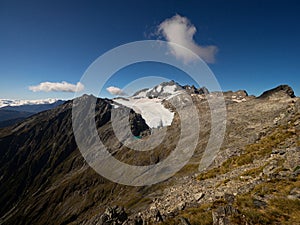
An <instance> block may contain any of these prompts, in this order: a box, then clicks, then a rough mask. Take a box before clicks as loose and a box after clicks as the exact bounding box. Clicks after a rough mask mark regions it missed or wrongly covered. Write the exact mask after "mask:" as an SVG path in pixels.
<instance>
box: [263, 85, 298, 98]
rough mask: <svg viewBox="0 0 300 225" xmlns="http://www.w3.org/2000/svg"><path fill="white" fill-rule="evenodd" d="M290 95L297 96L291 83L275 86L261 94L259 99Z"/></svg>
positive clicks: (291, 96)
mask: <svg viewBox="0 0 300 225" xmlns="http://www.w3.org/2000/svg"><path fill="white" fill-rule="evenodd" d="M282 96H284V97H290V98H295V97H296V96H295V93H294V90H293V89H292V88H291V87H290V86H289V85H279V86H278V87H276V88H273V89H271V90H268V91H265V92H264V93H263V94H262V95H261V96H259V97H258V98H259V99H265V98H276V97H282Z"/></svg>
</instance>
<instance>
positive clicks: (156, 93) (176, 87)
mask: <svg viewBox="0 0 300 225" xmlns="http://www.w3.org/2000/svg"><path fill="white" fill-rule="evenodd" d="M181 90H185V91H187V92H188V93H189V94H209V91H208V89H207V88H206V87H202V88H196V87H195V86H194V85H192V86H190V85H184V86H182V85H180V84H179V83H177V82H176V81H174V80H171V81H167V82H162V83H161V84H159V85H156V86H155V87H153V88H148V89H147V88H146V89H142V90H140V91H138V92H136V93H135V94H134V95H133V97H134V98H145V97H148V98H167V97H169V96H171V95H173V94H175V93H176V92H178V91H181Z"/></svg>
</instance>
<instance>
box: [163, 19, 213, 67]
mask: <svg viewBox="0 0 300 225" xmlns="http://www.w3.org/2000/svg"><path fill="white" fill-rule="evenodd" d="M157 31H158V33H159V34H161V35H162V36H163V37H164V38H165V39H166V40H167V41H169V42H174V43H176V44H178V45H181V46H183V47H185V48H188V49H190V50H191V51H193V52H194V53H196V54H197V55H198V56H200V57H201V58H202V59H203V60H204V61H205V62H207V63H214V62H215V55H216V53H217V51H218V48H217V47H216V46H214V45H210V46H200V45H199V44H197V43H196V42H195V40H194V35H195V33H196V31H197V30H196V27H195V26H194V25H193V24H191V22H190V21H189V19H188V18H186V17H182V16H180V15H175V16H173V17H172V18H169V19H166V20H165V21H163V22H162V23H161V24H160V25H159V26H158V28H157ZM169 47H170V50H171V53H172V54H173V55H174V56H175V57H176V58H178V59H181V60H183V61H184V62H185V63H188V62H190V61H194V60H195V59H196V57H195V56H194V55H193V54H190V53H188V52H187V51H186V50H184V49H182V48H180V47H178V46H176V45H174V44H173V45H172V44H170V45H169Z"/></svg>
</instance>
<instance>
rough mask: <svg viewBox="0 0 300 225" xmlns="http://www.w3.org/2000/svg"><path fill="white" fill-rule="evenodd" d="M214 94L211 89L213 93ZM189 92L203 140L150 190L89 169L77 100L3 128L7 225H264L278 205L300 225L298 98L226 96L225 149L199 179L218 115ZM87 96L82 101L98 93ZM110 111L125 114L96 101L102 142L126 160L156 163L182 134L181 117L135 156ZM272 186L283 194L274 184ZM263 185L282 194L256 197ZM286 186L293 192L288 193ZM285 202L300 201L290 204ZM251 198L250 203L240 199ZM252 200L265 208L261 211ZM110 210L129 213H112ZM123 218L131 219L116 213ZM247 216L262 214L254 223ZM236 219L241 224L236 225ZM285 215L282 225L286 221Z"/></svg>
mask: <svg viewBox="0 0 300 225" xmlns="http://www.w3.org/2000/svg"><path fill="white" fill-rule="evenodd" d="M275 93H277V92H275ZM216 94H217V93H210V95H212V97H213V96H214V95H216ZM190 95H191V98H192V100H193V102H194V103H195V105H196V106H197V109H198V110H199V115H200V118H199V122H200V124H201V127H202V129H201V130H200V135H201V139H199V143H198V145H197V148H196V150H195V153H194V155H193V158H192V159H191V160H190V162H189V163H188V164H187V165H186V166H185V167H184V168H183V169H182V170H180V171H179V172H178V173H177V174H175V176H174V177H172V178H170V179H168V180H166V181H164V182H161V183H159V184H156V185H152V186H146V187H129V186H125V185H120V184H116V183H113V182H111V181H109V180H107V179H105V178H103V177H102V176H100V175H98V174H97V173H96V172H95V171H94V170H93V169H91V168H90V167H89V166H88V165H87V163H86V162H85V160H84V159H83V157H82V155H81V154H80V151H79V150H78V147H77V145H76V142H75V139H74V135H73V129H72V121H71V118H72V115H71V112H72V101H67V102H65V103H64V104H62V105H60V106H58V107H56V108H54V109H51V110H48V111H43V112H40V113H38V114H36V115H33V116H31V117H29V118H27V119H25V120H24V121H22V122H20V123H18V124H16V125H13V126H11V127H6V128H3V129H0V172H1V173H0V174H1V176H0V181H1V182H0V196H1V197H0V203H1V206H2V207H1V209H0V218H1V219H0V224H38V225H41V224H49V221H51V223H53V224H86V225H88V224H107V223H108V224H110V223H112V222H115V224H137V222H138V221H143V222H145V223H149V224H156V223H158V220H159V221H161V220H163V222H160V223H161V224H163V223H165V224H180V223H181V222H180V221H182V219H181V218H185V220H186V221H188V222H189V223H191V224H212V223H213V222H214V223H215V224H221V222H222V221H228V220H230V221H231V223H230V224H246V223H248V224H257V223H258V222H257V220H256V218H257V219H260V218H262V217H263V216H264V215H265V218H266V221H267V222H268V221H272V220H275V218H274V217H273V216H272V213H270V212H269V211H268V210H269V208H274V207H275V208H276V210H277V211H276V212H277V214H278V218H279V219H280V218H281V216H282V218H285V220H286V221H288V222H289V223H290V224H293V223H294V224H295V223H296V222H299V220H297V219H298V217H297V214H295V213H296V212H297V210H298V208H297V205H295V204H296V203H297V202H299V200H297V199H298V197H297V195H296V194H295V193H296V192H297V189H296V188H297V185H298V184H299V174H300V170H299V168H300V167H299V168H298V167H297V166H299V165H300V162H299V160H298V158H299V159H300V157H297V156H300V155H299V152H300V151H299V147H300V141H299V135H300V100H299V98H297V97H295V98H292V97H288V98H287V97H286V96H288V95H281V94H280V95H274V97H273V98H272V99H269V98H263V99H258V98H255V97H251V96H248V94H247V93H245V92H243V91H240V92H227V93H225V92H224V98H225V102H226V107H227V114H228V115H227V131H226V135H225V139H224V143H223V145H222V148H221V150H220V151H219V153H218V155H217V156H216V158H215V160H214V162H213V164H212V165H211V166H210V167H209V168H207V170H206V171H204V172H203V173H200V174H199V171H198V164H199V161H200V159H201V156H202V154H203V151H204V150H205V147H206V144H207V140H208V138H209V132H210V129H211V125H210V122H209V121H210V114H211V112H210V110H209V105H208V102H207V99H206V98H205V97H204V95H200V94H190ZM81 98H82V99H83V100H84V101H85V100H87V99H89V98H92V96H87V95H85V96H82V97H81ZM243 99H245V100H243ZM119 107H121V109H126V106H119ZM127 109H128V108H127ZM112 110H118V108H114V105H113V100H109V99H97V100H96V112H95V113H96V117H95V122H96V124H97V128H98V133H99V136H100V137H101V140H102V141H103V142H104V144H105V145H106V146H110V152H112V154H113V156H114V157H115V158H117V159H118V160H120V161H123V162H126V163H128V164H132V165H148V164H154V163H158V162H160V161H161V160H163V159H165V158H166V157H167V156H168V155H169V153H170V152H171V151H172V149H173V148H174V146H176V144H177V140H178V139H179V138H180V132H179V131H180V125H179V123H180V118H179V117H178V115H176V114H175V115H174V118H173V121H172V123H171V124H170V126H166V127H163V128H161V129H157V132H162V133H163V131H165V130H166V131H168V132H167V136H166V137H165V138H164V140H163V141H162V144H161V145H159V146H158V147H157V148H156V149H154V150H153V151H150V152H136V151H134V152H133V151H130V150H129V149H128V148H126V146H124V144H122V143H120V142H119V141H118V140H117V138H116V137H115V135H114V131H113V129H112V125H111V122H110V116H111V112H112ZM130 113H131V115H132V116H131V117H130V118H132V119H133V120H132V122H131V125H132V129H136V130H132V133H134V135H136V136H141V138H142V140H143V138H146V139H147V138H148V136H149V133H147V130H148V129H149V127H148V126H147V125H146V123H145V120H144V119H143V118H142V117H141V116H140V115H139V114H137V113H135V112H134V111H133V110H130ZM120 119H121V118H120ZM123 119H125V120H126V119H128V118H123ZM144 131H146V133H145V134H142V132H144ZM158 134H159V133H158ZM86 138H87V139H88V138H91V137H88V136H87V137H86ZM297 168H298V169H297ZM297 173H298V175H297ZM272 182H274V183H275V184H278V187H279V188H276V186H275V187H271V186H270V185H271V184H272ZM260 185H263V186H265V187H268V188H274V190H276V191H275V192H274V193H273V192H271V191H269V192H268V193H270V194H267V195H266V194H265V195H263V194H261V193H260V194H259V195H257V194H255V193H256V192H259V190H260V189H259V188H260V187H261V186H260ZM284 185H285V186H286V187H288V190H287V191H286V192H283V190H284V188H282V187H283V186H284ZM277 194H280V196H281V195H282V196H286V198H284V205H285V206H286V207H287V206H289V205H291V206H293V207H294V209H292V208H291V209H290V208H289V212H288V213H286V212H285V211H284V212H282V211H280V210H282V209H281V208H278V207H279V206H280V205H278V204H277V205H276V204H275V203H274V202H273V200H272V199H275V200H276V201H277V200H278V199H279V197H280V196H279V197H278V196H277ZM228 196H229V197H228ZM232 196H233V197H232ZM287 196H290V197H289V198H296V200H293V202H290V200H288V198H287ZM230 199H233V200H230ZM270 199H271V200H270ZM246 200H247V201H249V202H246V203H245V202H243V201H246ZM275 200H274V201H275ZM278 201H279V200H278ZM282 201H283V200H282ZM230 202H231V203H230ZM251 202H255V204H256V203H257V204H260V205H264V206H263V207H265V208H263V207H262V206H261V207H262V208H258V209H257V208H255V207H256V206H252V203H251ZM292 203H293V204H292ZM243 204H244V207H241V205H243ZM113 205H119V206H120V207H121V208H122V207H124V210H119V209H116V208H114V207H110V206H113ZM222 207H223V208H222ZM280 207H281V206H280ZM229 208H230V210H229V212H232V213H231V214H230V213H229V212H228V210H227V211H226V213H222V212H223V211H224V210H225V209H229ZM222 210H223V211H222ZM112 212H114V213H112ZM124 212H125V213H126V214H127V216H126V218H127V219H125V220H123V219H121V217H119V215H121V214H122V215H124ZM111 213H112V214H111ZM250 213H252V214H254V213H256V214H254V215H257V216H256V217H251V215H252V214H250ZM159 215H160V216H159ZM122 218H125V217H122ZM199 218H201V220H199ZM233 219H235V220H237V221H238V222H236V223H233V222H232V220H233ZM279 219H277V220H276V222H278V223H280V222H282V221H280V220H279ZM121 220H122V222H117V221H121ZM109 221H111V222H109ZM197 221H198V222H197ZM199 221H202V222H201V223H200V222H199ZM218 221H220V223H219V222H218ZM206 222H207V223H206ZM183 224H184V223H183Z"/></svg>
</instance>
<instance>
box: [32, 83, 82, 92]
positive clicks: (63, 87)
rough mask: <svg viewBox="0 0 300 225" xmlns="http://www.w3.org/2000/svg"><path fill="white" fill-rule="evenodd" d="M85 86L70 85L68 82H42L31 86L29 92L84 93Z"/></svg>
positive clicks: (80, 84) (79, 84) (78, 84)
mask: <svg viewBox="0 0 300 225" xmlns="http://www.w3.org/2000/svg"><path fill="white" fill-rule="evenodd" d="M83 89H84V85H83V84H82V83H80V82H78V83H77V84H70V83H68V82H66V81H62V82H60V83H59V82H42V83H40V84H38V85H36V86H29V90H31V91H33V92H39V91H44V92H76V91H83Z"/></svg>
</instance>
